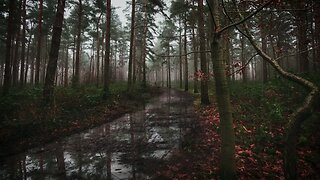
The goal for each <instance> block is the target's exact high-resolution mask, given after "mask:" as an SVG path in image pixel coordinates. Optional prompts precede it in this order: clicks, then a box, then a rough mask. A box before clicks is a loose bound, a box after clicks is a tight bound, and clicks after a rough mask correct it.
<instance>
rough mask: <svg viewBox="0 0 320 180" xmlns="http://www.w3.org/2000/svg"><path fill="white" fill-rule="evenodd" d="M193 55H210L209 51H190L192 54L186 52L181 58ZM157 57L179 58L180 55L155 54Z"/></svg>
mask: <svg viewBox="0 0 320 180" xmlns="http://www.w3.org/2000/svg"><path fill="white" fill-rule="evenodd" d="M194 53H211V51H210V50H206V51H192V52H188V53H187V54H182V55H181V56H188V55H190V54H194ZM155 55H156V56H158V57H180V55H170V56H168V55H160V54H155Z"/></svg>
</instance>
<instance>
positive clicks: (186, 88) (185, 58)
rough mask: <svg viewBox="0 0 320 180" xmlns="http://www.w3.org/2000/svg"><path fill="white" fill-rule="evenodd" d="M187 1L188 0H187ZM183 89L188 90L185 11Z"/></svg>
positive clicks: (185, 22)
mask: <svg viewBox="0 0 320 180" xmlns="http://www.w3.org/2000/svg"><path fill="white" fill-rule="evenodd" d="M187 3H188V2H187ZM184 16H185V17H184V54H185V56H184V91H188V90H189V77H188V76H189V72H188V55H187V39H188V38H187V30H188V27H187V13H185V14H184Z"/></svg>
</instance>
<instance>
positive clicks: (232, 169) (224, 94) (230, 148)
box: [209, 0, 236, 179]
mask: <svg viewBox="0 0 320 180" xmlns="http://www.w3.org/2000/svg"><path fill="white" fill-rule="evenodd" d="M209 6H210V7H211V9H212V10H213V12H212V13H213V18H214V19H212V17H211V19H210V32H211V58H212V64H213V72H214V78H215V89H216V97H217V106H218V110H219V114H220V128H221V133H220V134H221V156H220V157H221V159H220V177H221V179H236V166H235V136H234V129H233V118H232V110H231V104H230V92H229V88H228V83H227V77H226V71H225V66H226V61H225V59H223V57H224V56H223V52H222V51H223V47H222V44H223V43H222V33H221V32H219V31H218V30H219V29H221V23H220V18H221V17H220V10H219V1H218V0H210V2H209Z"/></svg>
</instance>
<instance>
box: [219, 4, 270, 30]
mask: <svg viewBox="0 0 320 180" xmlns="http://www.w3.org/2000/svg"><path fill="white" fill-rule="evenodd" d="M272 1H273V0H269V1H268V2H266V3H265V4H263V5H262V6H261V7H259V8H258V9H257V10H255V11H254V12H253V13H251V14H250V15H248V16H247V17H245V18H242V19H241V20H240V21H238V22H235V23H232V24H230V25H228V26H226V27H224V28H222V29H221V30H220V31H218V32H217V33H222V32H223V31H225V30H227V29H229V28H231V27H234V26H237V25H239V24H242V23H244V22H245V21H247V20H248V19H250V18H251V17H253V16H254V15H256V14H257V13H258V12H260V11H261V10H262V9H263V8H265V7H266V6H268V5H269V4H271V2H272Z"/></svg>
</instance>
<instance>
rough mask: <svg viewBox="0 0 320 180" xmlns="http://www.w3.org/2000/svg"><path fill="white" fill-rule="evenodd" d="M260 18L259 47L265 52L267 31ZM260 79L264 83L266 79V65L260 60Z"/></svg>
mask: <svg viewBox="0 0 320 180" xmlns="http://www.w3.org/2000/svg"><path fill="white" fill-rule="evenodd" d="M262 18H263V17H262V16H261V18H260V33H261V48H262V51H263V52H265V53H266V52H267V33H266V27H265V22H263V21H264V20H263V19H262ZM262 81H263V83H266V82H267V81H268V66H267V62H266V61H262Z"/></svg>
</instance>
